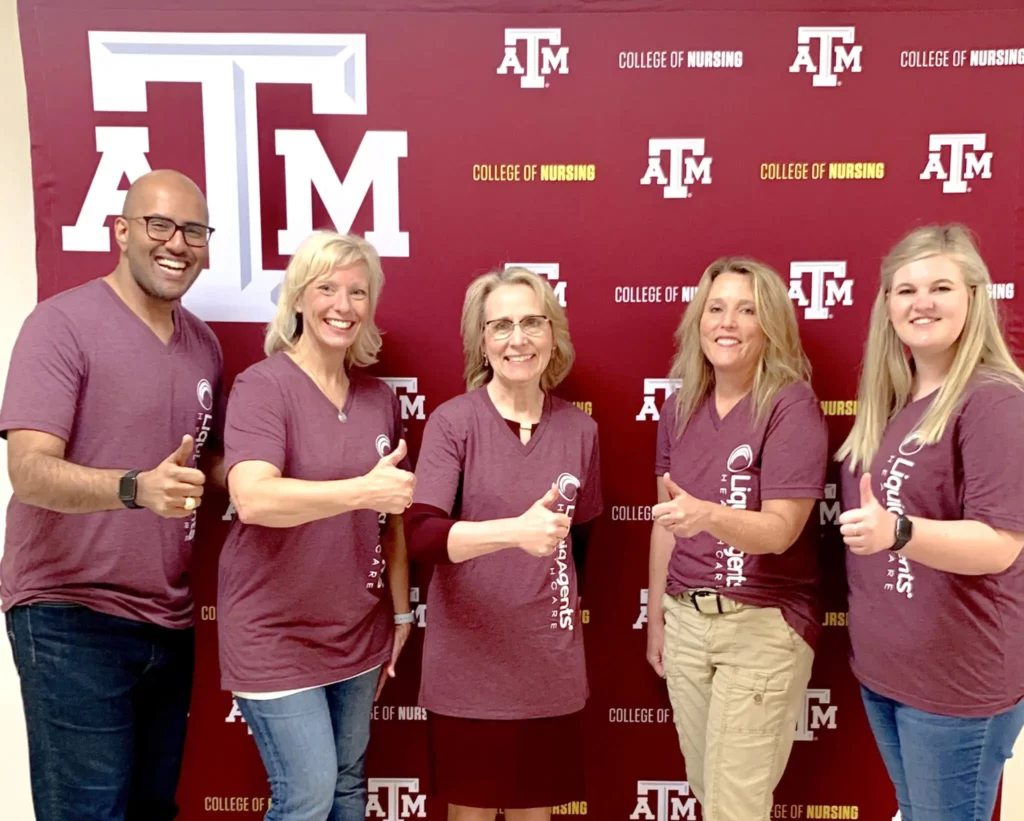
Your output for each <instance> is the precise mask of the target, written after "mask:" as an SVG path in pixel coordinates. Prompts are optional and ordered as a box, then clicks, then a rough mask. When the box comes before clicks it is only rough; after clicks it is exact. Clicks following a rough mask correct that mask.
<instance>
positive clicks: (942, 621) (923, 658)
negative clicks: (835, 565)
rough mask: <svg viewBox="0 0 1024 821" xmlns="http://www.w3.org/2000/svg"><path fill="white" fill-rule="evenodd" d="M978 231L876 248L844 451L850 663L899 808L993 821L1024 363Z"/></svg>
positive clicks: (1008, 662) (1022, 620) (1012, 658)
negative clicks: (1005, 327) (875, 281)
mask: <svg viewBox="0 0 1024 821" xmlns="http://www.w3.org/2000/svg"><path fill="white" fill-rule="evenodd" d="M990 284H991V277H990V276H989V272H988V269H987V267H986V266H985V263H984V261H983V260H982V258H981V256H980V255H979V253H978V250H977V248H976V247H975V244H974V242H973V240H972V238H971V235H970V233H969V232H968V231H967V229H966V228H964V227H963V226H960V225H948V226H928V227H923V228H918V229H915V230H913V231H911V232H910V233H909V234H908V235H907V236H905V237H904V238H903V239H902V240H900V242H899V243H897V245H896V246H895V247H894V248H893V249H892V250H891V251H890V252H889V254H888V256H886V258H885V259H884V260H883V261H882V272H881V284H880V287H879V290H878V296H877V297H876V298H875V304H874V308H873V309H872V312H871V327H870V329H869V332H868V341H867V347H866V349H865V352H864V368H863V374H862V376H861V381H860V389H859V393H858V402H857V419H856V422H855V423H854V426H853V430H852V431H851V432H850V435H849V437H848V438H847V439H846V441H845V442H844V443H843V445H842V447H841V448H840V449H839V452H838V454H837V458H838V459H840V460H842V461H843V470H842V477H843V482H842V486H843V508H844V511H845V512H844V513H843V514H842V515H841V516H840V519H839V521H840V523H841V530H842V534H843V539H844V541H845V542H846V544H847V545H848V546H849V550H848V551H847V554H846V569H847V577H848V579H849V588H850V641H851V645H852V655H851V664H852V667H853V673H854V675H855V676H856V677H857V679H858V680H859V681H860V683H861V695H862V697H863V699H864V705H865V707H866V709H867V714H868V720H869V721H870V723H871V729H872V731H873V732H874V734H875V740H876V741H877V743H878V748H879V750H880V752H881V754H882V758H883V760H884V761H885V766H886V769H887V770H888V771H889V777H890V778H891V779H892V782H893V784H894V786H895V788H896V797H897V800H898V801H899V806H900V811H901V813H902V816H903V819H904V821H939V819H941V821H982V819H984V821H988V819H989V818H991V817H992V808H993V806H994V804H995V799H996V791H997V788H998V785H999V778H1000V774H1001V773H1002V769H1003V764H1004V762H1005V761H1006V759H1007V758H1009V756H1010V753H1011V750H1012V749H1013V744H1014V740H1015V739H1016V737H1017V735H1018V734H1019V733H1020V730H1021V726H1022V725H1024V559H1022V558H1021V548H1022V546H1024V492H1022V490H1021V464H1022V463H1024V435H1022V425H1024V373H1022V372H1021V369H1020V368H1019V367H1018V366H1017V364H1016V363H1015V362H1014V360H1013V357H1012V356H1011V354H1010V351H1009V349H1008V348H1007V346H1006V342H1005V341H1004V340H1003V337H1002V334H1001V332H1000V329H999V324H998V321H997V317H996V312H995V308H994V306H993V304H992V301H991V299H990V298H989V294H988V286H989V285H990Z"/></svg>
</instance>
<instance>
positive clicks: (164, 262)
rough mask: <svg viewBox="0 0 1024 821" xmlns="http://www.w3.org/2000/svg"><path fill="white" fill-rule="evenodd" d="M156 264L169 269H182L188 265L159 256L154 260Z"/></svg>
mask: <svg viewBox="0 0 1024 821" xmlns="http://www.w3.org/2000/svg"><path fill="white" fill-rule="evenodd" d="M156 264H157V265H159V266H160V267H161V268H166V269H167V270H169V271H184V270H185V269H186V268H187V267H188V266H187V265H185V263H184V262H178V261H177V260H172V259H163V258H160V259H158V260H157V261H156Z"/></svg>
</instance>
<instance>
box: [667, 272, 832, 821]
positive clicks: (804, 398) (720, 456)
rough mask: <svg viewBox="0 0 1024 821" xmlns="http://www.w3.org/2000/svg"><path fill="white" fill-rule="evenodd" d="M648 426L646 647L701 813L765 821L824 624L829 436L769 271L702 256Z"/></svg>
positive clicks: (709, 819) (791, 319) (781, 291)
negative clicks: (651, 462) (673, 387)
mask: <svg viewBox="0 0 1024 821" xmlns="http://www.w3.org/2000/svg"><path fill="white" fill-rule="evenodd" d="M677 343H678V353H677V355H676V358H675V362H674V364H673V366H672V371H671V376H672V377H673V378H675V379H679V380H681V387H680V388H679V390H678V391H677V392H676V393H675V394H674V395H672V396H671V397H669V399H668V400H667V401H666V402H665V405H664V407H663V409H662V412H661V417H660V420H659V424H658V448H657V458H656V460H655V465H656V473H657V477H658V478H657V487H658V504H657V505H655V507H654V511H653V513H654V517H655V524H654V526H653V528H652V531H651V557H650V581H649V596H648V619H649V621H648V632H647V659H648V661H649V663H650V664H651V666H652V667H653V668H654V669H655V671H656V672H657V673H658V674H659V675H661V676H663V677H664V678H665V679H666V681H667V683H668V691H669V697H670V700H671V702H672V712H673V717H674V720H675V724H676V729H677V730H678V733H679V744H680V747H681V749H682V751H683V756H684V757H685V759H686V777H687V780H688V781H689V782H690V787H691V789H692V790H693V793H694V795H695V796H696V797H697V799H698V800H699V801H700V802H701V806H702V808H703V811H704V818H705V821H725V819H728V821H768V818H769V815H770V812H771V807H772V793H773V791H774V789H775V787H776V785H777V784H778V782H779V779H780V778H781V777H782V773H783V770H784V769H785V767H786V762H787V761H788V759H789V753H790V750H791V748H792V744H793V736H794V734H795V730H796V723H797V717H798V716H799V713H800V710H801V709H802V707H803V703H804V692H805V690H806V688H807V682H808V680H809V679H810V675H811V664H812V662H813V660H814V647H815V644H816V642H817V640H818V637H819V634H820V631H821V628H820V624H821V617H820V612H819V599H818V566H817V553H816V541H815V538H814V533H813V531H812V530H811V528H810V527H809V526H808V517H809V516H810V513H811V510H812V508H813V507H814V504H815V501H816V500H818V499H820V498H821V497H822V496H823V494H824V483H825V466H826V463H827V461H828V439H827V432H826V429H825V422H824V419H823V417H822V414H821V409H820V407H819V404H818V400H817V399H816V398H815V396H814V393H813V391H812V390H811V387H810V384H809V380H810V365H809V364H808V361H807V357H806V356H805V355H804V351H803V348H802V347H801V345H800V337H799V334H798V332H797V324H796V315H795V313H794V311H793V306H792V303H791V302H790V300H789V297H788V296H787V292H786V287H785V285H783V283H782V280H781V279H780V278H779V276H778V274H777V273H776V272H775V271H774V270H772V269H771V268H770V267H768V266H767V265H765V264H763V263H761V262H757V261H756V260H752V259H746V258H723V259H719V260H716V261H715V262H713V263H712V264H711V265H710V266H709V267H708V269H707V270H706V271H705V272H704V275H703V276H702V277H701V280H700V283H699V284H698V286H697V291H696V294H695V295H694V299H693V301H692V302H691V303H690V304H689V306H687V309H686V312H685V314H684V315H683V319H682V322H681V323H680V325H679V331H678V333H677Z"/></svg>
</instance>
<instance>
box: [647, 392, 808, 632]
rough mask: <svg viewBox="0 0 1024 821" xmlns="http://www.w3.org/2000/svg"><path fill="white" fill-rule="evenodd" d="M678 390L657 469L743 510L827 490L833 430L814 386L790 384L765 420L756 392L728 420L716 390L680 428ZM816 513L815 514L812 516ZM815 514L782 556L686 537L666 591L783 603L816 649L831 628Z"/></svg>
mask: <svg viewBox="0 0 1024 821" xmlns="http://www.w3.org/2000/svg"><path fill="white" fill-rule="evenodd" d="M675 400H676V397H675V396H671V397H669V398H668V400H667V401H666V402H665V406H664V408H663V409H662V412H661V419H660V421H659V423H658V451H657V458H656V459H655V471H656V473H657V475H658V476H664V475H665V473H666V472H668V473H669V474H670V475H671V476H672V479H673V481H675V483H676V484H677V485H679V487H681V488H682V489H683V490H685V491H686V492H687V493H689V494H690V495H691V496H694V497H696V498H698V499H704V500H705V501H709V502H715V501H717V502H720V503H721V504H723V505H729V506H730V507H733V508H736V509H740V510H760V509H761V503H762V502H763V501H765V500H767V499H820V498H822V497H823V496H824V491H825V467H826V463H827V462H828V431H827V429H826V427H825V420H824V417H822V415H821V409H820V407H819V405H818V400H817V398H816V397H815V395H814V392H813V391H812V390H811V388H810V387H809V386H808V385H805V384H795V385H789V386H788V387H786V388H783V389H782V390H781V391H779V392H778V394H777V395H776V396H775V399H774V400H773V402H772V406H771V409H770V410H769V412H768V414H767V415H766V416H765V418H764V419H762V420H761V421H760V422H758V423H757V424H755V423H754V419H753V410H754V405H753V397H752V396H751V395H749V394H748V395H747V396H746V397H744V398H743V399H742V400H740V402H739V403H738V404H737V405H736V406H735V407H734V408H733V409H732V410H731V411H729V413H728V414H726V416H725V419H720V418H719V417H718V411H717V410H716V409H715V401H714V397H713V396H712V397H709V398H708V399H706V400H705V401H704V402H703V403H702V404H701V405H699V406H698V407H697V409H696V411H694V414H693V417H692V418H691V419H690V421H689V424H687V426H686V429H685V430H684V431H683V435H682V436H681V437H679V436H677V435H676V413H675V410H676V401H675ZM812 518H813V517H812ZM815 534H816V531H815V528H814V524H813V521H812V519H809V520H808V522H807V525H806V526H805V527H804V529H803V531H802V532H801V534H800V536H799V537H798V538H797V540H796V541H795V542H794V543H793V544H792V545H791V546H790V548H789V549H788V550H787V551H786V552H785V553H782V554H781V555H774V554H770V553H768V554H761V555H750V554H747V553H744V552H743V551H741V550H739V549H737V548H735V547H732V546H731V545H727V544H724V543H723V542H720V541H718V540H717V539H716V538H715V537H714V536H712V535H711V534H710V533H707V532H701V533H698V534H697V535H696V536H694V537H693V538H690V539H683V538H678V537H677V538H676V543H675V547H674V549H673V550H672V558H671V560H670V562H669V568H668V584H667V588H666V592H668V593H669V595H677V594H679V593H682V592H683V591H685V590H691V589H694V588H701V587H703V588H708V587H712V588H718V589H721V590H722V592H723V593H725V594H726V595H728V596H729V598H731V599H735V600H736V601H738V602H742V603H743V604H750V605H754V606H757V607H778V608H779V609H781V610H782V614H783V616H784V617H785V619H786V621H787V622H788V623H789V625H790V626H791V627H792V628H793V629H794V630H796V632H797V633H799V634H800V636H801V637H802V638H803V639H804V641H806V642H807V643H808V644H809V645H810V646H811V647H812V648H814V647H815V646H816V645H817V642H818V637H819V636H820V634H821V613H820V596H819V591H818V552H817V549H818V546H817V539H816V538H815Z"/></svg>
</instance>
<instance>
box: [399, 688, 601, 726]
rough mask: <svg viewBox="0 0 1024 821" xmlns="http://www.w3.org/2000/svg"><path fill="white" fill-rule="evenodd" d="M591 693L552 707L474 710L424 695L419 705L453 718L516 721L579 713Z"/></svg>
mask: <svg viewBox="0 0 1024 821" xmlns="http://www.w3.org/2000/svg"><path fill="white" fill-rule="evenodd" d="M588 697H589V693H588V694H587V695H585V696H584V697H583V698H582V699H581V700H580V701H579V702H572V703H571V704H567V705H562V706H558V707H555V708H552V709H546V708H545V706H543V705H538V706H537V707H534V708H529V709H527V708H519V709H511V710H495V709H488V710H472V709H468V710H467V709H466V708H465V707H464V706H458V707H456V706H449V705H441V704H439V703H438V702H428V701H427V700H426V699H424V698H423V697H422V696H421V697H420V699H419V706H421V707H423V708H424V709H427V710H430V712H432V713H437V714H439V715H443V716H451V717H452V718H476V719H498V720H507V721H516V720H520V719H532V718H556V717H557V716H566V715H572V714H573V713H578V712H579V711H580V710H582V709H583V708H584V707H585V706H586V704H587V698H588ZM572 704H578V706H575V707H574V706H571V705H572Z"/></svg>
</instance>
